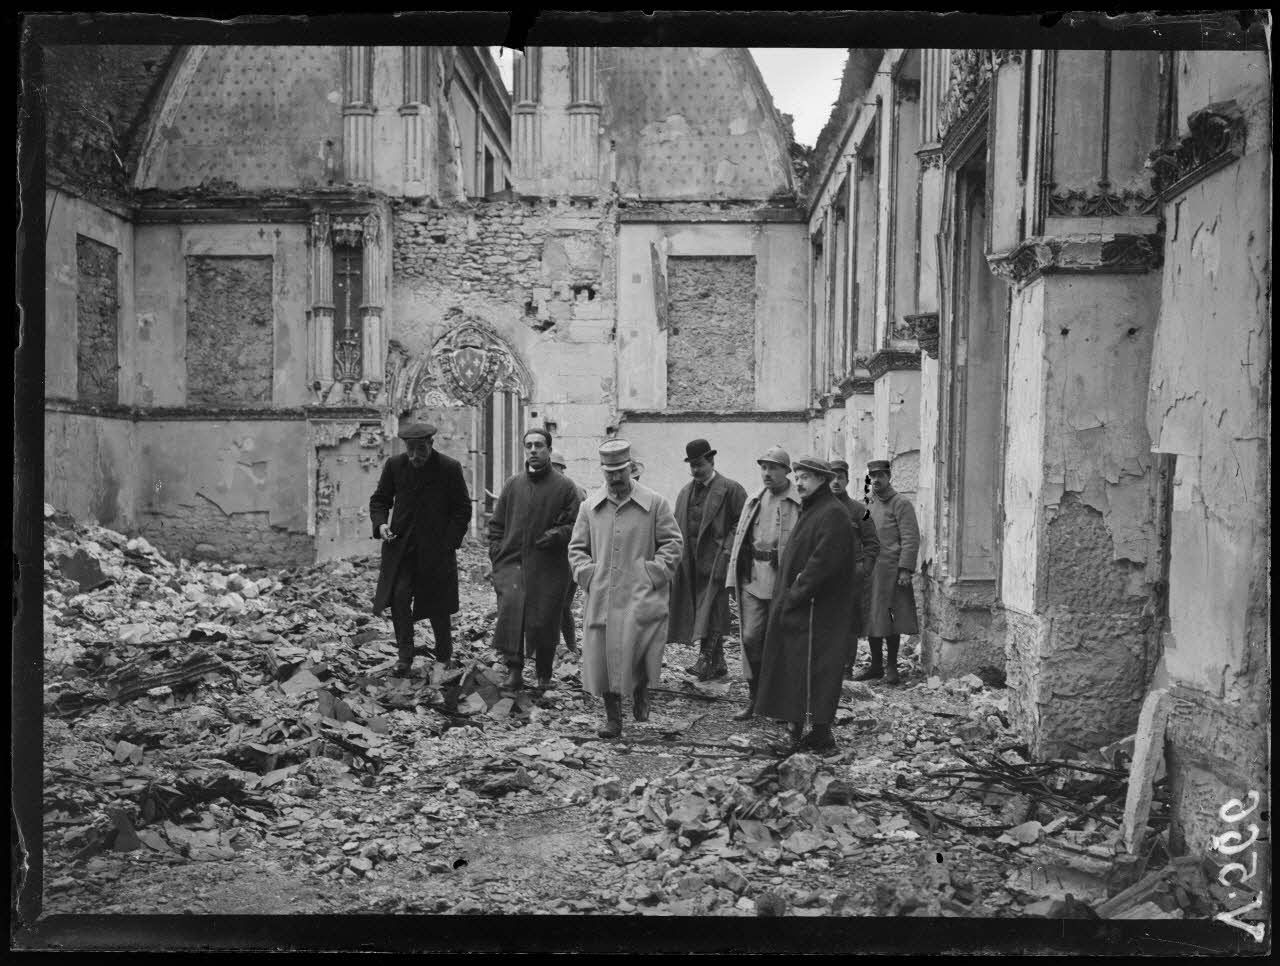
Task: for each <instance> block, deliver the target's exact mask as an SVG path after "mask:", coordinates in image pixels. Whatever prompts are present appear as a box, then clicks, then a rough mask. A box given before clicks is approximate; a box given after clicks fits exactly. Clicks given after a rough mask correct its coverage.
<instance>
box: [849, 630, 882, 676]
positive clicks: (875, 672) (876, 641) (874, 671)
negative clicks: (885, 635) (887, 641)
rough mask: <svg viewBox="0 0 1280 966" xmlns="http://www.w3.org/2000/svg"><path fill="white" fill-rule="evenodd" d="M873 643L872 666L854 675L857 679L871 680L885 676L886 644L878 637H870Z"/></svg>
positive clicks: (870, 641)
mask: <svg viewBox="0 0 1280 966" xmlns="http://www.w3.org/2000/svg"><path fill="white" fill-rule="evenodd" d="M868 640H869V643H870V644H871V666H870V667H866V668H863V669H862V670H861V671H859V672H858V673H857V674H855V675H854V676H853V680H855V681H870V680H872V679H873V678H882V677H884V644H883V642H882V641H881V640H880V638H878V637H872V638H869V639H868Z"/></svg>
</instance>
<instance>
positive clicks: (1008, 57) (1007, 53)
mask: <svg viewBox="0 0 1280 966" xmlns="http://www.w3.org/2000/svg"><path fill="white" fill-rule="evenodd" d="M1022 53H1023V52H1022V50H1021V49H1016V50H1015V49H1013V48H997V49H995V50H993V51H991V62H992V65H993V66H995V67H1003V66H1004V65H1005V64H1021V63H1022Z"/></svg>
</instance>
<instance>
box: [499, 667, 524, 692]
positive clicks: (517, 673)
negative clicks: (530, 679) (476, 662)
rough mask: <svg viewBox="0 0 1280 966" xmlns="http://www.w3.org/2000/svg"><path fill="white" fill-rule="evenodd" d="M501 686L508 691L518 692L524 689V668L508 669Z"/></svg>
mask: <svg viewBox="0 0 1280 966" xmlns="http://www.w3.org/2000/svg"><path fill="white" fill-rule="evenodd" d="M502 686H503V687H504V688H506V689H507V690H508V691H519V690H520V689H521V688H523V687H524V668H522V667H509V668H507V676H506V678H504V679H503V682H502Z"/></svg>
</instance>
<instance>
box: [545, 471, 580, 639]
mask: <svg viewBox="0 0 1280 966" xmlns="http://www.w3.org/2000/svg"><path fill="white" fill-rule="evenodd" d="M551 465H552V466H554V467H555V468H556V469H557V470H559V471H560V472H561V473H563V474H564V475H565V476H568V474H567V473H565V470H566V469H567V468H568V465H569V464H568V463H566V462H565V458H564V454H563V453H557V452H555V451H554V450H553V451H552V453H551ZM569 482H571V483H573V488H574V489H575V490H576V491H577V493H578V502H579V503H581V502H582V501H583V500H585V499H586V498H587V488H586V487H585V486H583V485H582V484H581V483H578V482H576V481H575V480H573V479H572V478H571V479H570V481H569ZM577 592H578V585H577V584H575V583H574V582H573V578H572V577H570V578H569V587H568V589H567V590H566V591H565V592H564V610H563V612H562V613H561V614H560V636H561V637H563V638H564V646H565V647H567V648H568V649H569V651H570V653H572V654H576V653H578V643H577V640H576V636H577V635H576V634H575V633H574V632H575V630H576V628H575V627H574V626H573V595H574V594H576V593H577Z"/></svg>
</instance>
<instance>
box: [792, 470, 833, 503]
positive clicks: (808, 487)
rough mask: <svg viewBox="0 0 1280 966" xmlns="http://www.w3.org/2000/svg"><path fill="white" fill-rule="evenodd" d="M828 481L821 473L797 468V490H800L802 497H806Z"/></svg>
mask: <svg viewBox="0 0 1280 966" xmlns="http://www.w3.org/2000/svg"><path fill="white" fill-rule="evenodd" d="M826 482H827V478H826V477H825V476H823V475H821V474H820V473H810V472H809V471H808V470H796V490H797V491H799V493H800V496H801V497H806V496H808V495H809V494H810V493H814V492H816V491H817V490H819V489H821V488H822V485H823V484H824V483H826Z"/></svg>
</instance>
